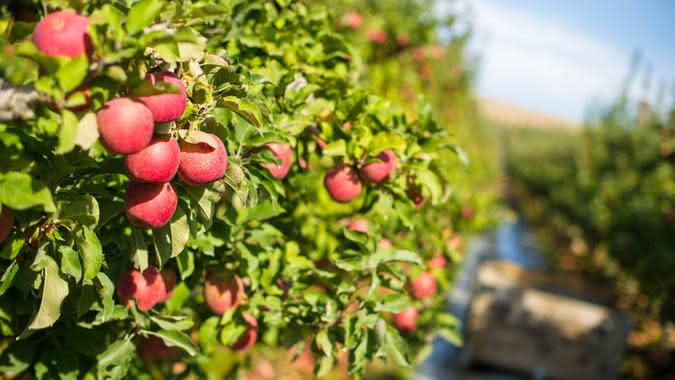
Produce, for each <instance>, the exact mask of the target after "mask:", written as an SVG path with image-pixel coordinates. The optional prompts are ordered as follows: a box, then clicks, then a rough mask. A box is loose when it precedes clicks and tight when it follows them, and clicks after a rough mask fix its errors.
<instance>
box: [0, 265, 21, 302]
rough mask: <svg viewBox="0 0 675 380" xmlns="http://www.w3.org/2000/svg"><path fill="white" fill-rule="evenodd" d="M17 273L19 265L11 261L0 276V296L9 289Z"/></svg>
mask: <svg viewBox="0 0 675 380" xmlns="http://www.w3.org/2000/svg"><path fill="white" fill-rule="evenodd" d="M18 271H19V263H18V262H16V261H13V262H12V263H11V264H9V266H8V267H7V269H6V270H5V273H3V274H2V278H0V296H1V295H3V294H5V292H6V291H7V289H9V287H10V286H12V281H14V276H16V273H17V272H18Z"/></svg>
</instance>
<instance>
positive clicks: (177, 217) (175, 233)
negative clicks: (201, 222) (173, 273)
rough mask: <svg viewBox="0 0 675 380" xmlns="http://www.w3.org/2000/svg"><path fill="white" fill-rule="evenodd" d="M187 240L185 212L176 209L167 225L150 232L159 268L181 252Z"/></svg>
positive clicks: (188, 229)
mask: <svg viewBox="0 0 675 380" xmlns="http://www.w3.org/2000/svg"><path fill="white" fill-rule="evenodd" d="M189 238H190V226H189V225H188V222H187V216H186V215H185V211H183V209H182V208H180V207H178V208H176V212H175V213H174V214H173V217H172V218H171V222H170V223H169V224H167V225H166V226H164V227H162V228H160V229H157V230H154V231H152V239H153V241H154V243H155V248H156V251H157V260H158V261H159V263H158V264H159V267H160V268H161V267H163V266H164V265H165V264H166V263H167V262H168V261H169V259H170V258H172V257H176V256H178V255H179V254H180V253H181V252H183V250H184V249H185V244H187V241H188V239H189Z"/></svg>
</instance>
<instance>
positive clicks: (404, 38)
mask: <svg viewBox="0 0 675 380" xmlns="http://www.w3.org/2000/svg"><path fill="white" fill-rule="evenodd" d="M396 43H397V44H398V46H399V47H400V48H405V47H407V46H408V44H409V43H410V37H408V35H407V34H401V35H399V36H398V37H396Z"/></svg>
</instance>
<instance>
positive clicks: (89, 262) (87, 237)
mask: <svg viewBox="0 0 675 380" xmlns="http://www.w3.org/2000/svg"><path fill="white" fill-rule="evenodd" d="M77 245H78V247H79V250H80V254H81V255H82V264H83V266H84V279H85V280H91V279H93V278H94V277H96V275H97V274H98V272H99V271H100V270H101V264H103V250H102V248H101V242H100V241H99V240H98V236H96V233H94V231H92V230H90V229H89V228H88V227H86V226H82V234H81V235H80V234H78V236H77Z"/></svg>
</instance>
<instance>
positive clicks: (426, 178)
mask: <svg viewBox="0 0 675 380" xmlns="http://www.w3.org/2000/svg"><path fill="white" fill-rule="evenodd" d="M415 175H416V177H417V180H418V181H419V182H420V183H421V184H422V185H423V186H425V187H426V188H427V189H429V192H430V193H431V199H432V201H433V202H438V201H439V200H440V199H441V198H442V197H443V185H442V184H441V180H440V179H439V178H438V176H437V175H436V174H435V173H434V172H432V171H431V170H429V169H422V168H419V169H417V170H416V171H415Z"/></svg>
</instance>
